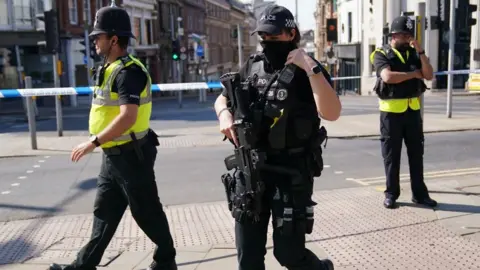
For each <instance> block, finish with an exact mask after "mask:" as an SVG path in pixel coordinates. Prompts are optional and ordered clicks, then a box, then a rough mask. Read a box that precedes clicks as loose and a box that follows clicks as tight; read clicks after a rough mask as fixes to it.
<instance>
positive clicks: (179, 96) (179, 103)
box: [177, 90, 183, 108]
mask: <svg viewBox="0 0 480 270" xmlns="http://www.w3.org/2000/svg"><path fill="white" fill-rule="evenodd" d="M177 93H178V107H179V108H182V107H183V104H182V98H183V93H182V90H180V91H178V92H177Z"/></svg>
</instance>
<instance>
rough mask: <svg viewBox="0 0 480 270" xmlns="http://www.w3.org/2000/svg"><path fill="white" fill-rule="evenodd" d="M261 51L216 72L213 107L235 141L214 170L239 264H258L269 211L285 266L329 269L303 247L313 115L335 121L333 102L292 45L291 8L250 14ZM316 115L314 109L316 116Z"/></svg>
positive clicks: (308, 227) (316, 151)
mask: <svg viewBox="0 0 480 270" xmlns="http://www.w3.org/2000/svg"><path fill="white" fill-rule="evenodd" d="M257 26H258V27H257V29H256V30H255V31H254V32H253V33H252V34H254V33H258V35H260V37H261V38H262V41H261V45H262V47H263V51H262V52H261V53H258V54H255V55H253V56H251V57H250V58H249V59H248V60H247V61H246V63H244V64H243V65H242V67H241V68H240V71H239V72H238V73H227V74H225V75H224V76H222V77H221V78H220V80H221V81H222V82H223V84H224V85H225V91H224V92H223V93H222V94H221V95H220V96H219V97H218V98H217V100H216V102H215V110H216V113H217V117H218V119H219V123H220V129H221V132H222V133H223V134H225V136H226V137H228V138H229V139H230V141H231V142H232V143H233V144H234V145H235V150H234V153H235V154H234V155H232V156H230V157H227V158H226V160H225V163H226V166H227V169H234V170H235V171H234V172H233V173H232V174H230V173H226V174H224V175H223V176H222V182H223V183H224V185H225V189H226V192H227V199H228V205H229V209H230V210H231V212H232V216H233V217H234V218H235V220H236V222H235V236H236V246H237V251H238V262H239V268H238V269H239V270H263V269H265V265H264V256H265V254H266V247H265V246H266V241H267V230H268V224H269V219H270V214H271V215H272V219H273V220H272V221H273V227H274V233H273V241H274V255H275V257H276V259H277V260H278V261H279V263H280V264H281V265H283V266H284V267H287V268H288V269H297V270H301V269H305V270H306V269H308V270H315V269H319V270H320V269H333V264H332V262H331V261H330V260H320V259H318V257H317V256H316V255H315V254H313V253H312V252H311V251H310V250H308V249H307V248H306V247H305V237H306V236H305V235H306V234H309V233H311V231H312V229H313V206H314V205H315V203H314V202H313V201H312V199H311V197H312V194H313V179H314V176H319V175H320V173H321V171H322V169H323V159H322V156H321V144H322V142H323V141H324V140H325V139H326V130H325V129H324V128H320V117H322V118H324V119H326V120H330V121H335V120H337V119H338V118H339V116H340V111H341V104H340V101H339V99H338V98H337V96H336V93H335V91H334V90H333V89H332V86H331V82H330V76H329V75H328V73H327V72H326V71H325V70H324V69H323V68H322V66H321V65H320V64H319V63H318V62H317V61H316V60H314V59H313V58H311V57H310V56H308V55H307V54H306V53H305V52H304V51H303V50H302V49H298V47H297V44H298V42H299V41H300V33H299V30H298V27H297V26H296V24H295V20H294V17H293V15H292V14H291V12H290V11H289V10H288V9H286V8H284V7H282V6H277V5H270V6H268V7H267V8H266V9H265V11H264V12H263V14H261V18H260V19H259V20H258V23H257ZM319 116H320V117H319Z"/></svg>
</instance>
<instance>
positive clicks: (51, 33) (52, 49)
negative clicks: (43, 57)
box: [44, 9, 60, 54]
mask: <svg viewBox="0 0 480 270" xmlns="http://www.w3.org/2000/svg"><path fill="white" fill-rule="evenodd" d="M44 20H45V42H46V45H47V46H46V49H47V52H49V53H52V54H55V53H58V52H60V50H59V49H60V31H59V30H60V26H59V24H58V16H57V12H56V11H55V10H53V9H52V10H49V11H45V12H44Z"/></svg>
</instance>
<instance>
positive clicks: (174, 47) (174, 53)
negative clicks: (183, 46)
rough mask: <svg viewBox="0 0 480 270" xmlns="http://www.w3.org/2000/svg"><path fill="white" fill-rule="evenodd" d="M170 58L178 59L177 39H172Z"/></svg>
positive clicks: (178, 47) (178, 43)
mask: <svg viewBox="0 0 480 270" xmlns="http://www.w3.org/2000/svg"><path fill="white" fill-rule="evenodd" d="M172 59H173V60H174V61H178V59H180V42H179V40H178V39H175V40H172Z"/></svg>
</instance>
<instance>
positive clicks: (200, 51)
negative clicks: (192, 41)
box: [197, 44, 204, 57]
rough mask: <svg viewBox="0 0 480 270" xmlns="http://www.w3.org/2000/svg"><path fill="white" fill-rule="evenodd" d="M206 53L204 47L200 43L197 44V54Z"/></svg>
mask: <svg viewBox="0 0 480 270" xmlns="http://www.w3.org/2000/svg"><path fill="white" fill-rule="evenodd" d="M203 55H204V51H203V47H202V46H201V45H200V44H199V45H197V56H199V57H202V56H203Z"/></svg>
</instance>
